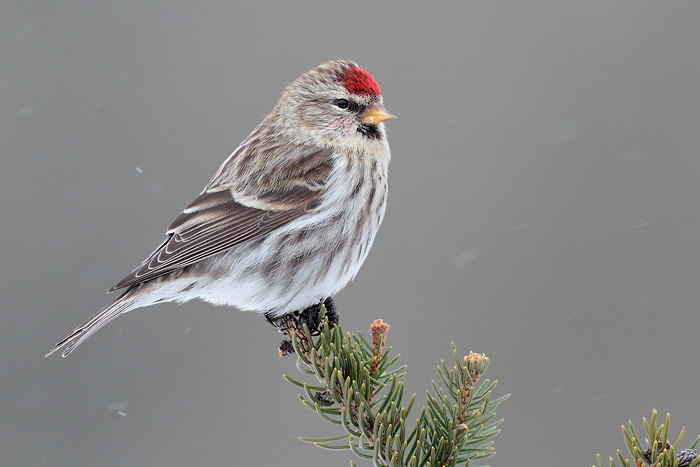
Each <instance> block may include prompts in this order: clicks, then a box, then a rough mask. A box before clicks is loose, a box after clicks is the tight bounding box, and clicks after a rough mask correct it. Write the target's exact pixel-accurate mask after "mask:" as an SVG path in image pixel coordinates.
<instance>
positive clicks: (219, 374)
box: [0, 0, 700, 466]
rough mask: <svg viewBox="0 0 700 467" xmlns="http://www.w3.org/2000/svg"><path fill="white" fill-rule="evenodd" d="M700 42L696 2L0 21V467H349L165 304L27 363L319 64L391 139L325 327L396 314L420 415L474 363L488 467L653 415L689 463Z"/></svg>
mask: <svg viewBox="0 0 700 467" xmlns="http://www.w3.org/2000/svg"><path fill="white" fill-rule="evenodd" d="M699 19H700V6H699V5H698V3H697V2H651V1H649V2H609V1H589V2H563V1H561V0H556V1H551V2H539V1H528V2H508V3H504V2H454V3H442V4H439V3H435V2H430V4H428V2H424V3H423V4H421V5H417V4H407V3H405V2H390V1H386V2H363V3H360V2H344V3H338V4H331V3H329V2H319V3H308V2H306V3H303V4H302V3H300V2H281V1H280V2H276V3H274V4H272V3H268V4H265V5H261V4H258V3H254V2H246V3H241V2H237V3H234V2H182V1H181V2H164V1H159V2H137V1H134V2H126V1H123V2H121V1H120V2H87V1H86V2H74V1H62V2H38V1H29V0H27V1H21V2H10V1H4V2H2V5H0V141H2V144H1V146H0V150H1V151H2V158H1V161H0V163H1V166H0V196H1V199H2V202H1V203H0V219H2V223H1V224H0V225H1V226H0V236H1V238H2V249H1V251H0V255H1V261H2V267H1V268H0V287H1V291H0V307H1V308H0V453H1V454H0V456H1V459H2V460H1V461H0V463H1V464H2V465H3V466H5V465H7V466H38V465H50V466H191V465H207V466H228V465H317V466H322V465H347V462H348V460H347V459H348V458H349V455H348V454H347V453H335V452H327V451H322V450H319V449H317V448H315V447H313V446H309V445H306V444H303V443H301V442H299V441H298V440H296V436H299V435H308V436H312V435H317V436H323V435H329V434H334V433H337V431H336V430H335V427H333V426H326V425H324V424H323V423H322V422H321V421H320V420H319V419H318V418H317V416H315V415H314V414H312V413H311V412H308V411H307V410H306V409H305V408H303V407H302V406H301V405H300V404H299V402H298V400H297V397H296V394H297V391H296V389H295V388H294V387H292V386H291V385H289V384H288V383H286V382H285V381H284V380H283V379H282V376H281V375H282V374H283V373H289V374H292V375H293V374H295V373H296V370H295V368H294V360H293V358H287V359H280V358H278V357H277V355H276V346H277V343H278V341H279V337H278V335H277V334H276V333H275V331H274V330H273V329H272V328H271V327H270V326H269V325H267V324H266V323H265V322H264V320H263V319H262V317H260V316H258V315H254V314H247V313H238V312H236V311H235V310H232V309H224V308H215V307H212V306H210V305H208V304H205V303H201V302H192V303H188V304H186V305H182V306H176V305H174V304H167V305H163V306H158V307H153V308H151V309H147V310H139V311H137V312H135V313H131V314H129V315H126V316H123V317H120V318H119V319H117V320H116V321H115V322H114V323H111V324H110V325H109V326H107V327H106V328H105V329H104V330H102V331H101V332H99V333H98V334H97V335H96V336H94V337H92V338H91V339H90V340H89V341H88V342H87V343H86V344H84V345H83V346H81V347H80V348H79V349H78V351H76V352H75V353H74V354H73V355H72V356H71V358H68V359H66V360H63V359H61V358H58V357H54V358H51V359H44V357H43V356H44V353H45V352H46V351H47V350H48V349H49V348H50V347H51V345H52V344H53V343H54V342H56V341H57V340H58V339H60V338H62V337H63V336H64V335H65V334H66V333H68V332H69V331H70V330H72V329H73V327H74V326H76V325H78V324H79V323H80V322H82V321H83V320H84V319H86V318H87V317H88V316H90V315H91V314H92V313H94V312H95V311H97V309H99V308H100V307H101V306H102V305H104V304H105V302H106V301H107V299H108V298H107V296H105V295H104V292H105V291H106V289H107V288H108V287H109V286H110V285H111V284H113V283H114V282H115V281H116V280H118V279H120V278H121V277H122V276H124V275H125V274H126V273H128V272H129V271H130V270H131V269H132V268H133V267H134V266H136V265H137V264H138V263H139V262H140V261H141V260H142V259H143V258H144V257H145V256H146V255H147V254H148V253H150V252H151V251H152V249H153V248H155V247H156V246H157V245H158V243H159V242H160V241H161V240H162V238H163V234H164V229H165V227H166V226H167V225H168V224H169V223H170V221H172V220H173V219H174V217H175V216H176V215H178V214H179V212H180V210H181V209H182V208H183V207H184V206H185V205H186V204H187V203H188V202H189V201H191V199H192V198H193V197H194V196H195V195H196V194H197V193H198V192H199V191H200V190H201V188H202V187H203V186H204V184H205V183H206V182H207V181H208V179H209V177H210V176H211V175H212V174H213V172H214V171H215V170H216V168H217V167H218V166H219V164H220V163H221V161H223V159H224V158H226V157H227V156H228V154H229V153H230V152H231V151H232V150H233V149H234V148H235V147H236V146H237V145H238V143H239V142H240V141H241V140H242V139H243V138H244V137H245V136H246V135H247V134H248V133H249V132H250V130H252V129H253V128H254V126H255V125H256V124H257V123H258V122H259V121H260V119H261V117H262V116H263V115H264V114H266V113H267V112H268V111H269V110H270V109H271V108H272V106H273V105H274V103H275V101H276V99H277V97H278V96H279V93H280V91H281V89H282V88H283V87H284V86H285V85H286V84H288V83H289V82H290V81H291V80H293V79H294V78H296V77H297V76H299V75H300V74H301V73H303V72H305V71H307V70H308V69H311V68H313V67H314V66H316V65H317V64H319V63H321V62H323V61H325V60H328V59H332V58H349V59H353V60H356V61H358V62H359V63H360V64H361V65H362V66H363V67H365V68H366V69H367V70H369V71H370V72H371V73H372V74H373V75H374V76H375V78H376V79H377V80H378V82H379V83H380V85H381V87H382V90H383V92H384V98H385V103H386V106H387V108H388V109H389V110H390V111H391V112H393V113H395V114H396V115H398V117H399V118H398V119H396V120H393V121H390V122H388V125H387V126H388V133H389V140H390V143H391V147H392V152H393V156H394V158H393V162H392V166H391V174H390V197H389V207H388V211H387V217H386V221H385V223H384V225H383V227H382V229H381V231H380V233H379V235H378V237H377V240H376V242H375V245H374V249H373V251H372V254H370V256H369V259H368V261H367V262H366V263H365V266H364V268H363V270H362V271H361V272H360V274H359V276H358V278H357V279H356V280H355V281H354V282H353V283H351V284H350V285H349V286H348V287H347V288H346V290H345V291H343V292H342V293H340V294H339V295H338V296H337V302H338V305H339V307H340V310H341V313H342V321H341V322H342V324H343V325H344V327H345V328H346V329H347V330H353V331H354V330H357V329H360V330H363V331H364V330H366V329H367V328H368V326H369V323H370V322H371V321H372V320H373V319H375V318H378V317H381V318H383V319H385V320H387V321H388V322H389V323H390V324H391V326H392V328H391V331H390V335H389V337H390V342H391V344H393V345H394V346H395V349H396V350H397V351H399V352H400V353H401V354H402V358H403V361H404V362H405V363H407V364H408V365H409V375H408V376H407V378H406V385H407V390H408V391H409V392H417V393H418V394H419V400H420V401H422V400H423V398H424V396H423V394H424V391H425V389H426V388H427V387H428V386H429V381H430V379H432V378H434V377H435V365H436V364H437V363H438V362H439V360H440V359H441V358H445V359H447V358H449V357H450V342H451V341H455V342H456V343H457V345H458V348H459V350H460V351H461V352H468V351H469V350H474V351H479V352H485V353H487V354H488V356H490V358H491V361H492V363H491V368H490V370H489V376H490V377H491V378H495V379H498V380H499V381H500V383H499V385H498V391H497V392H498V394H503V393H506V392H509V393H512V394H513V395H512V397H511V399H510V400H509V401H508V402H507V403H506V404H505V405H504V406H502V409H501V410H499V416H503V417H505V419H506V421H505V423H504V424H503V426H502V428H503V432H502V434H501V435H500V436H499V437H498V438H497V442H496V447H497V450H498V452H499V453H498V455H497V456H496V457H495V458H493V459H491V462H490V463H491V464H492V465H503V466H510V465H521V466H522V465H528V466H535V465H550V466H558V465H575V466H583V465H591V464H593V463H594V462H595V454H596V453H597V452H600V453H601V454H603V456H604V457H607V456H608V455H611V454H614V450H615V449H617V448H623V447H624V442H623V438H622V435H621V433H620V425H621V424H623V423H626V422H627V420H628V419H630V418H631V419H633V420H634V421H635V422H637V423H638V424H639V425H641V418H642V416H647V417H648V416H649V415H650V413H651V410H652V408H654V407H656V408H657V409H659V410H660V411H662V413H663V414H665V413H666V411H670V412H671V413H672V425H673V426H672V427H671V428H672V431H673V432H674V436H675V433H677V431H678V430H679V429H680V426H681V425H682V424H685V425H686V426H687V427H688V431H689V434H688V438H689V439H692V438H693V437H694V436H695V435H696V434H697V433H698V432H700V422H699V420H700V407H699V406H698V396H697V391H698V385H699V383H700V371H699V370H700V360H699V357H700V342H699V341H698V338H697V336H698V330H699V329H700V324H699V323H698V305H699V304H700V288H699V287H698V285H699V283H700V261H699V260H700V203H698V200H699V199H700V183H698V177H699V174H700V157H699V156H698V148H699V147H700V136H699V135H700V131H699V130H700V86H699V83H700V81H699V78H700V27H699V26H698V24H699V21H698V20H699ZM137 168H139V169H141V170H142V173H140V172H139V171H138V170H137ZM119 411H121V412H123V413H124V414H126V416H123V415H120V414H119ZM356 461H357V459H356ZM358 464H361V462H358ZM365 465H366V464H365Z"/></svg>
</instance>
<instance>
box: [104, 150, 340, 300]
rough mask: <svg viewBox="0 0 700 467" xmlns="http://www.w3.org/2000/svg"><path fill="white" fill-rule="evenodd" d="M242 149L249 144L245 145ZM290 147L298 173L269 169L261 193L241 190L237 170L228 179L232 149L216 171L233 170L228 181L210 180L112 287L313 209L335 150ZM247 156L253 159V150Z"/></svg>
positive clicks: (139, 280)
mask: <svg viewBox="0 0 700 467" xmlns="http://www.w3.org/2000/svg"><path fill="white" fill-rule="evenodd" d="M241 149H243V150H247V149H248V148H247V147H246V146H245V145H242V146H241ZM287 153H288V154H290V157H289V158H288V159H287V160H286V161H285V162H287V163H288V164H293V163H295V162H296V163H297V166H296V168H295V167H292V171H293V173H294V177H291V178H287V179H286V180H284V183H282V182H280V177H274V174H268V175H266V176H267V177H268V180H274V181H275V183H270V184H268V185H267V186H265V185H263V186H260V187H259V191H258V192H257V193H252V192H250V191H249V192H246V191H244V190H241V191H237V190H236V188H237V187H236V184H235V176H234V177H233V178H234V180H230V179H231V174H232V173H233V174H235V172H236V170H235V168H236V167H235V163H236V157H237V156H239V154H236V153H234V155H233V157H232V158H229V160H227V161H226V162H225V163H224V165H223V166H222V167H221V168H220V169H219V172H218V173H217V175H216V176H215V179H216V178H217V177H219V181H223V180H222V173H229V180H227V181H228V183H227V184H226V185H222V184H212V183H211V182H210V184H209V185H208V186H207V189H206V190H205V191H204V192H203V193H202V194H200V195H199V196H198V197H197V198H196V199H195V200H194V201H193V202H192V203H190V205H189V206H187V208H186V209H185V210H184V211H183V213H182V214H180V215H179V216H178V217H177V218H176V219H175V220H174V221H173V223H172V224H171V225H170V227H169V228H168V232H167V235H168V236H167V238H166V239H165V241H164V242H163V243H162V244H161V245H160V247H158V249H156V251H154V252H153V253H152V254H151V255H150V256H149V257H148V258H147V259H146V260H145V261H143V263H141V265H140V266H139V267H138V268H136V269H134V270H133V271H132V272H131V274H129V275H128V276H126V277H125V278H124V279H122V280H121V281H119V282H118V283H117V284H116V285H114V286H113V287H112V288H111V289H110V290H109V291H110V292H112V291H114V290H117V289H120V288H123V287H132V286H135V285H137V284H140V283H143V282H146V281H149V280H151V279H154V278H156V277H159V276H162V275H165V274H168V273H170V272H172V271H175V270H177V269H180V268H183V267H185V266H188V265H191V264H194V263H196V262H198V261H201V260H203V259H205V258H208V257H210V256H213V255H216V254H218V253H222V252H224V251H227V250H229V249H231V248H233V247H234V246H236V245H240V244H242V243H245V242H249V241H251V240H254V239H256V238H260V237H262V236H264V235H266V234H268V233H270V232H272V231H274V230H275V229H278V228H280V227H282V226H284V225H286V224H288V223H290V222H292V221H293V220H294V219H297V218H298V217H299V216H301V215H303V214H304V213H306V212H308V211H310V210H312V209H314V208H315V207H316V206H317V204H318V202H319V199H320V197H321V196H322V195H323V194H324V193H325V183H326V180H327V178H328V174H329V173H330V170H331V168H332V160H331V155H332V153H331V151H330V150H323V149H319V148H314V147H309V146H303V147H299V146H294V147H291V148H290V149H289V151H288V152H287ZM247 159H248V160H251V157H250V155H248V156H247ZM268 169H269V170H271V171H275V172H276V171H278V170H280V169H284V167H280V163H279V162H276V163H275V164H274V166H270V167H268ZM257 170H261V169H259V168H258V169H257ZM282 172H284V170H282ZM287 173H289V172H287ZM241 175H242V174H241ZM231 182H233V183H231Z"/></svg>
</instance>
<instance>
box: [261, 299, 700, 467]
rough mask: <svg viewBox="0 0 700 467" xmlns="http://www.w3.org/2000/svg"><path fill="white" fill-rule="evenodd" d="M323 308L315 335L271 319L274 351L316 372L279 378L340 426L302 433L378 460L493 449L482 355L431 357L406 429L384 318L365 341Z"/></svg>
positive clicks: (416, 460) (428, 459)
mask: <svg viewBox="0 0 700 467" xmlns="http://www.w3.org/2000/svg"><path fill="white" fill-rule="evenodd" d="M324 313H325V308H324V307H323V306H322V307H321V311H320V313H319V319H318V322H317V323H316V325H317V327H316V329H321V331H320V332H319V333H318V336H317V337H314V335H312V332H311V331H310V330H309V327H308V326H307V324H306V322H305V320H302V319H300V318H299V315H298V314H290V315H285V316H284V317H281V318H277V319H276V320H275V323H274V324H275V325H277V326H278V327H279V328H280V331H281V332H282V333H283V334H284V335H285V336H286V337H287V339H288V340H286V341H284V342H283V343H282V345H281V346H280V355H287V354H289V353H292V352H294V353H296V354H297V368H298V369H299V370H300V371H301V372H302V373H304V374H306V375H309V376H311V375H313V376H315V378H316V381H317V382H318V385H316V384H314V385H311V384H309V383H306V382H300V381H297V380H295V379H293V378H291V377H289V376H287V375H285V376H284V378H285V379H286V380H287V381H289V382H290V383H292V384H294V385H295V386H297V387H299V388H301V389H302V390H303V391H302V394H300V395H299V399H300V400H301V402H302V404H303V405H304V406H306V407H307V408H309V409H310V410H312V411H314V412H315V413H317V414H318V415H319V416H320V417H321V418H322V419H323V420H325V421H328V422H330V423H333V424H337V425H341V426H342V427H343V429H344V430H345V433H344V434H340V435H338V436H331V437H327V438H300V439H301V440H302V441H306V442H310V443H314V444H315V445H317V446H319V447H322V448H325V449H334V450H337V449H345V450H351V451H352V452H353V453H354V454H356V455H357V456H358V457H360V458H362V459H367V460H371V461H372V464H373V465H374V466H377V467H446V466H457V465H465V466H469V465H470V462H471V461H474V460H476V459H482V458H486V457H489V456H492V455H493V454H495V451H494V450H493V438H494V437H495V436H496V435H497V434H498V433H499V432H500V430H499V429H498V426H499V425H500V424H501V422H502V421H503V420H502V419H501V420H495V416H496V413H495V410H496V408H497V407H498V405H499V404H500V403H501V402H502V401H504V400H505V399H506V398H507V397H508V395H505V396H501V397H498V398H494V399H492V398H491V396H492V394H491V392H492V390H493V388H494V387H495V386H496V381H494V382H490V381H489V380H488V379H487V380H484V381H482V382H481V384H480V385H478V386H477V383H479V382H480V380H481V376H482V375H483V373H484V372H485V371H486V369H487V368H488V365H489V359H488V358H487V357H486V356H485V355H483V354H475V353H471V352H470V353H469V355H468V356H466V357H463V358H460V355H459V354H458V353H457V350H456V348H455V345H454V343H453V344H452V352H453V356H454V361H455V366H454V367H452V368H448V366H447V364H446V363H445V362H444V361H442V362H441V363H440V365H438V368H437V369H438V375H439V376H440V381H441V383H442V386H439V385H438V384H436V383H435V382H434V381H433V382H432V391H428V393H427V401H426V405H425V406H424V407H423V408H422V409H421V411H420V414H419V416H418V418H417V419H416V422H415V427H414V428H413V429H412V430H409V428H408V427H407V424H409V421H410V420H409V418H408V417H409V414H410V412H411V409H412V407H413V404H414V402H415V397H416V396H415V394H414V395H413V396H411V397H410V398H407V400H405V399H404V385H403V382H402V381H401V378H402V377H403V376H404V375H405V373H404V370H405V368H406V367H405V366H396V363H397V361H398V358H399V356H396V357H391V356H390V352H391V347H386V342H387V333H388V330H389V325H388V324H386V323H384V322H383V321H382V320H377V321H375V322H374V323H373V324H372V327H371V335H372V342H371V343H369V342H368V341H367V340H366V339H365V337H364V336H363V335H362V334H361V333H357V334H354V335H351V334H350V333H347V334H344V333H343V330H342V328H341V327H340V325H338V324H336V325H335V326H334V327H331V326H329V323H328V318H327V317H324ZM321 321H322V322H321ZM350 463H351V464H352V465H355V464H354V463H353V462H352V461H350ZM694 467H695V466H694Z"/></svg>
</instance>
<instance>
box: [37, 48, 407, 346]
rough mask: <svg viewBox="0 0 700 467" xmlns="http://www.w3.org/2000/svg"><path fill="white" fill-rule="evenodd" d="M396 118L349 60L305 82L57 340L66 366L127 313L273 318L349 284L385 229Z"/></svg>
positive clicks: (326, 66) (290, 89)
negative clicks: (206, 311) (164, 307)
mask: <svg viewBox="0 0 700 467" xmlns="http://www.w3.org/2000/svg"><path fill="white" fill-rule="evenodd" d="M391 118H394V115H392V114H391V113H389V112H388V111H387V110H386V109H385V108H384V104H383V97H382V93H381V90H380V88H379V85H378V84H377V81H376V80H375V79H374V78H373V77H372V75H370V74H369V72H367V71H366V70H365V69H363V68H361V67H360V66H359V65H358V64H357V63H355V62H353V61H350V60H332V61H328V62H325V63H323V64H321V65H319V66H317V67H316V68H314V69H312V70H310V71H308V72H307V73H305V74H303V75H301V76H300V77H299V78H297V79H296V80H294V81H293V82H292V83H291V84H289V85H288V86H287V87H286V88H285V89H284V91H283V92H282V95H281V97H280V98H279V100H278V102H277V104H276V105H275V106H274V108H273V109H272V111H271V112H270V113H269V114H268V115H267V116H265V117H264V118H263V120H262V122H261V123H260V124H259V125H258V126H257V127H256V128H255V129H254V130H253V131H252V133H250V135H249V136H248V137H246V138H245V139H244V140H243V142H242V143H241V144H240V146H238V148H236V150H235V151H233V153H232V154H231V155H230V156H229V157H228V158H227V159H226V160H225V161H224V162H223V163H222V165H221V166H220V167H219V169H218V170H217V171H216V173H215V174H214V176H213V177H212V179H211V180H210V181H209V183H208V184H207V185H206V187H205V188H204V190H203V191H202V192H201V193H200V194H199V196H197V197H196V198H195V199H194V201H192V203H190V204H189V205H188V206H187V207H186V208H185V209H184V211H182V213H181V214H180V215H179V216H178V217H177V218H176V219H175V220H174V221H173V222H172V224H170V226H169V227H168V230H167V232H166V238H165V240H164V241H163V242H162V243H161V245H160V246H159V247H158V248H157V249H156V250H155V251H154V252H153V253H152V254H151V255H150V256H148V257H147V258H146V259H145V260H144V261H143V262H142V263H141V264H140V265H139V266H138V267H137V268H136V269H134V270H133V271H132V272H131V273H130V274H129V275H127V276H126V277H125V278H123V279H122V280H121V281H119V282H117V283H116V284H115V285H114V286H112V287H111V288H110V289H109V291H108V292H110V293H111V292H114V291H117V290H120V291H121V294H120V295H119V296H118V297H117V298H116V299H114V301H112V302H111V303H110V304H109V305H107V306H106V307H104V308H103V309H101V310H100V311H99V312H98V313H97V314H95V315H94V316H92V317H91V318H90V319H89V320H87V321H86V322H84V323H83V324H81V325H80V326H78V327H77V328H75V330H74V331H73V332H71V333H70V334H69V335H68V336H66V337H65V338H64V339H63V340H61V341H60V342H58V343H57V344H56V345H55V346H54V347H53V348H52V349H51V350H50V351H49V352H48V353H47V354H46V357H48V356H49V355H51V354H53V353H54V352H56V351H58V350H59V349H61V348H63V347H64V346H65V349H64V350H63V353H62V355H63V357H66V356H68V355H69V354H70V353H71V352H73V350H75V348H76V347H77V346H78V345H80V344H81V343H83V342H84V341H85V340H86V339H87V338H88V337H90V336H91V335H92V334H93V333H95V332H96V331H97V330H98V329H100V328H102V327H103V326H105V325H106V324H107V323H109V322H110V321H112V320H113V319H115V318H116V317H117V316H119V315H121V314H124V313H126V312H128V311H130V310H133V309H136V308H141V307H146V306H150V305H153V304H156V303H163V302H178V303H184V302H187V301H189V300H192V299H195V298H197V299H201V300H203V301H205V302H209V303H212V304H214V305H226V306H232V307H235V308H238V309H239V310H241V311H254V312H260V313H263V314H265V315H266V316H267V317H271V318H276V317H281V316H284V315H286V314H288V313H294V312H296V311H300V310H304V309H306V308H308V307H311V306H313V305H315V304H320V303H324V302H326V303H328V302H327V300H328V299H330V300H332V297H333V296H334V295H335V294H336V293H337V292H339V291H340V290H341V289H343V288H344V287H345V286H346V285H347V283H348V282H349V281H351V280H353V279H354V278H355V275H356V274H357V272H358V270H359V269H360V267H361V266H362V263H363V262H364V261H365V258H366V257H367V254H368V252H369V250H370V248H371V246H372V243H373V242H374V238H375V235H376V233H377V229H378V228H379V226H380V224H381V223H382V220H383V217H384V213H385V209H386V199H387V172H388V167H389V162H390V160H391V151H390V149H389V144H388V142H387V138H386V130H385V128H384V123H383V122H384V121H385V120H388V119H391Z"/></svg>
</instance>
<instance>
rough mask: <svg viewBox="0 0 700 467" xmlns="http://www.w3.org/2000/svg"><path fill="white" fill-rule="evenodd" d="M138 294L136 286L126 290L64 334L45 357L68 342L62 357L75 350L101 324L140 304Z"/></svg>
mask: <svg viewBox="0 0 700 467" xmlns="http://www.w3.org/2000/svg"><path fill="white" fill-rule="evenodd" d="M139 295H141V294H140V293H139V289H138V288H133V289H129V290H127V291H126V292H124V293H123V294H122V295H121V296H119V297H118V298H117V299H115V300H114V301H113V302H112V303H110V304H109V305H107V306H106V307H104V308H103V309H102V310H100V311H99V312H98V313H97V314H96V315H95V316H93V317H92V318H90V319H89V320H87V321H86V322H84V323H83V324H81V325H80V326H78V327H77V328H75V330H74V331H73V332H72V333H70V334H69V335H68V336H66V338H65V339H63V340H62V341H61V342H59V343H57V344H56V346H55V347H54V348H53V349H51V350H50V351H49V353H47V354H46V357H48V356H49V355H51V354H52V353H54V352H56V351H57V350H59V349H60V348H61V347H63V346H64V345H66V344H68V346H67V347H66V349H65V350H64V351H63V354H62V355H63V357H67V356H68V355H69V354H70V353H71V352H72V351H73V350H75V348H76V347H77V346H79V345H80V344H81V343H82V342H83V341H84V340H85V339H87V338H88V337H90V336H91V335H92V334H93V333H94V332H95V331H97V330H98V329H100V328H101V327H102V326H104V325H105V324H107V323H109V322H110V321H112V320H113V319H114V318H116V317H117V316H119V315H121V314H122V313H126V312H127V311H129V310H131V309H134V308H137V307H138V306H140V304H139Z"/></svg>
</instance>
